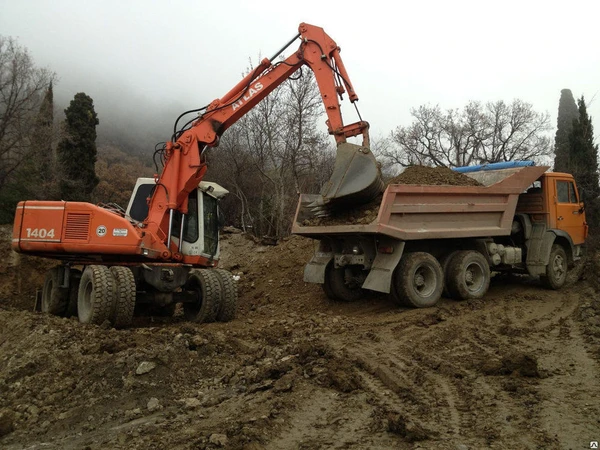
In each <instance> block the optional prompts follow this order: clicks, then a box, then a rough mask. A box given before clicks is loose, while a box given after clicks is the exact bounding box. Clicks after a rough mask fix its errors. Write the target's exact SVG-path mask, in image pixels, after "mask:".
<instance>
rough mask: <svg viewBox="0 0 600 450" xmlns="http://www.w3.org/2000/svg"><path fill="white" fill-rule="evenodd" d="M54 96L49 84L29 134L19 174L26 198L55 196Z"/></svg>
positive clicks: (39, 198) (46, 198)
mask: <svg viewBox="0 0 600 450" xmlns="http://www.w3.org/2000/svg"><path fill="white" fill-rule="evenodd" d="M53 139H54V94H53V91H52V82H50V84H49V86H48V89H47V90H46V94H45V95H44V99H43V100H42V103H41V105H40V110H39V112H38V114H37V117H36V120H35V124H34V128H33V132H32V133H31V152H30V156H29V158H28V160H27V162H26V163H25V164H23V167H22V168H21V170H20V172H22V173H23V175H24V177H22V179H23V180H27V182H28V186H27V191H28V194H29V195H28V198H32V199H36V200H51V199H53V198H55V196H56V195H57V192H56V176H55V164H54V160H55V158H54V150H53V148H52V143H53Z"/></svg>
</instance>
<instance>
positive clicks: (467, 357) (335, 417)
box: [0, 232, 600, 450]
mask: <svg viewBox="0 0 600 450" xmlns="http://www.w3.org/2000/svg"><path fill="white" fill-rule="evenodd" d="M7 236H9V234H7ZM9 245H10V239H6V240H3V241H1V242H0V254H2V255H3V258H10V257H11V256H10V255H11V253H10V250H9ZM314 246H315V243H314V242H313V241H311V240H308V239H304V238H301V237H292V238H289V239H284V240H281V241H279V242H278V243H276V245H264V244H263V243H261V242H260V241H257V240H255V239H253V238H251V237H249V236H247V235H245V234H242V233H235V232H234V233H230V234H227V235H225V236H223V240H222V260H221V264H220V265H221V267H223V268H226V269H229V270H231V271H232V272H233V273H235V274H236V275H238V276H239V277H240V280H239V289H240V300H239V308H238V314H237V319H235V320H233V321H232V322H229V323H211V324H196V323H189V322H186V321H185V320H184V319H183V316H182V314H181V311H177V313H176V315H175V317H172V318H164V317H161V318H158V317H141V318H136V320H135V322H134V325H133V327H131V328H129V329H125V330H115V329H110V328H106V327H102V326H83V325H81V324H79V323H78V322H77V321H76V320H75V319H65V318H58V317H53V316H49V315H45V314H41V313H34V312H31V307H32V303H27V301H30V302H31V301H32V299H29V300H27V299H28V297H27V296H25V297H23V298H22V299H20V300H19V301H16V300H15V297H17V294H15V293H14V292H13V291H14V290H15V289H16V287H15V286H17V284H16V283H15V278H17V277H18V273H28V274H29V273H30V274H33V273H34V272H36V271H37V273H36V275H35V276H36V278H34V279H35V280H43V272H41V268H40V265H41V264H40V263H43V264H46V265H48V264H49V263H48V262H46V261H44V260H39V259H36V258H27V259H25V258H20V260H19V261H13V264H12V266H11V267H10V268H9V269H8V268H5V269H4V272H3V273H2V275H1V277H0V448H2V449H8V450H16V449H22V448H51V449H59V448H60V449H80V448H89V449H90V450H97V449H98V450H99V449H104V448H114V449H147V448H181V449H192V448H193V449H219V448H231V449H249V450H257V449H273V450H275V449H288V448H300V449H309V448H347V449H363V448H416V447H419V448H422V449H438V448H456V449H463V448H539V447H540V445H542V446H543V447H544V448H550V449H559V448H580V447H585V446H589V440H590V439H594V436H595V435H596V434H595V433H597V431H598V429H599V427H600V419H598V418H599V417H600V403H599V402H597V401H596V399H597V396H598V395H597V393H598V392H600V369H599V364H600V338H599V337H598V336H600V331H599V330H600V306H599V305H600V295H599V294H598V293H597V292H596V290H595V289H594V287H593V286H594V285H590V284H588V283H587V282H580V283H576V284H573V285H570V286H567V287H566V288H564V289H563V290H561V291H559V292H555V291H546V290H543V289H541V288H540V287H539V285H538V284H537V283H535V282H532V281H530V280H525V279H523V278H517V277H514V278H502V279H494V280H493V281H492V286H491V288H490V292H489V293H488V294H487V295H486V297H485V298H484V299H482V300H472V301H464V302H453V301H451V300H446V299H442V301H441V302H440V303H439V304H438V306H436V307H433V308H427V309H402V308H399V307H398V306H397V305H396V304H395V303H394V302H393V301H391V300H389V299H388V298H387V297H386V296H377V295H371V296H366V297H365V298H363V299H361V300H360V301H358V302H355V303H351V304H348V303H333V302H331V301H329V300H328V299H327V298H326V296H325V294H324V293H323V291H322V289H321V287H320V286H318V285H312V284H307V283H304V282H303V280H302V278H303V274H302V272H303V265H304V264H305V263H306V262H307V261H308V260H309V259H310V256H311V255H312V253H313V251H314V248H315V247H314ZM599 261H600V259H594V265H593V268H594V270H597V268H598V267H600V262H599ZM50 263H51V262H50ZM587 272H588V273H589V274H590V275H589V276H590V277H592V275H591V273H592V270H589V271H587ZM593 277H594V280H593V281H594V282H595V281H596V280H595V279H596V278H597V276H596V275H593ZM35 283H39V282H38V281H35V282H33V283H30V284H35ZM26 284H27V283H25V282H23V283H22V288H23V289H25V285H26ZM39 286H41V284H39V285H38V287H39ZM34 288H35V286H32V287H31V289H34ZM27 289H29V288H27ZM15 292H16V291H15ZM592 337H593V339H592ZM540 443H543V444H540Z"/></svg>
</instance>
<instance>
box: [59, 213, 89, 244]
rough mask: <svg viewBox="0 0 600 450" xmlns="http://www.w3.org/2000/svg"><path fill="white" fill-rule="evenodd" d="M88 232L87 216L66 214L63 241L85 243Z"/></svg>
mask: <svg viewBox="0 0 600 450" xmlns="http://www.w3.org/2000/svg"><path fill="white" fill-rule="evenodd" d="M89 230H90V215H89V214H77V213H68V214H67V227H66V229H65V239H74V240H78V241H87V240H88V237H89Z"/></svg>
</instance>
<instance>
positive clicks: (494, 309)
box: [331, 286, 579, 448]
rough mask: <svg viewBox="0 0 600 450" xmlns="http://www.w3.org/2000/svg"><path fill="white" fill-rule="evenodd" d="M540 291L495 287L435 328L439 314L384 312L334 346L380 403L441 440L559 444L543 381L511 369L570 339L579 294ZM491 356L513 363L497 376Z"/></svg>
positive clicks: (452, 307) (458, 306)
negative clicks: (545, 419) (552, 341)
mask: <svg viewBox="0 0 600 450" xmlns="http://www.w3.org/2000/svg"><path fill="white" fill-rule="evenodd" d="M538 289H540V288H537V287H534V288H529V287H524V286H509V288H508V289H506V291H507V292H505V291H504V290H503V289H499V288H497V289H495V292H493V293H492V295H491V296H490V298H489V299H486V300H484V301H483V303H484V304H483V305H477V304H475V305H469V303H468V302H464V303H458V304H456V303H454V304H452V303H451V304H450V306H449V307H446V306H445V305H444V307H443V310H449V311H450V312H451V315H450V317H446V318H443V319H442V320H440V321H439V322H435V320H433V323H430V322H431V321H429V322H428V319H427V317H425V319H424V316H432V317H434V318H435V316H436V314H437V315H438V316H439V315H440V312H439V311H438V312H437V313H430V312H426V310H422V311H412V313H413V314H410V315H408V314H407V316H409V317H403V316H401V315H397V316H395V317H394V318H393V319H391V320H390V318H389V315H387V314H384V316H385V317H382V318H381V320H377V321H374V322H373V323H363V324H361V325H360V326H358V327H357V329H356V330H355V333H354V336H353V338H352V339H351V340H349V339H348V336H345V337H344V338H343V339H337V338H332V341H331V343H332V346H333V347H334V348H335V349H336V350H338V351H339V350H343V351H345V352H347V353H348V355H349V357H350V358H351V359H352V360H353V361H354V362H355V364H356V366H357V368H358V369H359V372H360V376H361V379H362V381H363V387H364V389H365V390H366V391H368V392H369V393H371V394H372V395H373V396H374V397H375V399H376V402H377V403H378V404H379V405H380V406H381V407H383V408H385V409H388V410H396V411H400V412H403V413H406V414H409V415H410V416H411V417H412V418H414V419H415V420H417V421H418V422H420V423H421V424H423V426H425V427H426V428H428V429H430V430H435V431H436V432H439V436H440V439H442V438H443V437H448V438H455V439H458V440H459V441H460V442H462V443H469V444H471V445H476V446H477V445H483V446H487V445H489V444H491V443H493V442H494V441H496V440H500V441H502V442H514V443H515V445H518V446H523V447H524V448H527V447H532V446H535V445H537V444H536V442H546V443H547V444H548V448H558V447H559V446H560V445H559V444H558V443H557V440H556V439H554V438H553V437H552V436H553V435H552V428H551V427H544V426H542V424H541V418H540V415H539V413H538V411H539V410H540V409H542V408H541V403H542V402H543V398H544V396H545V394H544V393H543V392H542V393H540V386H539V384H540V382H539V381H540V380H539V379H538V375H534V376H533V378H527V377H525V378H524V377H523V375H522V374H521V373H520V372H516V375H515V373H512V372H514V371H515V370H517V371H519V370H520V369H519V368H516V369H515V368H513V367H512V366H511V365H510V364H512V360H511V358H517V360H518V358H520V357H521V356H522V355H526V356H527V355H532V357H533V360H534V363H535V364H536V370H537V363H538V360H537V358H538V357H540V358H542V357H544V355H547V354H554V355H555V354H556V353H557V350H560V348H559V349H556V348H553V347H552V346H551V345H547V339H546V337H547V335H552V334H554V335H556V336H559V335H560V334H561V333H564V327H565V321H569V320H570V319H569V318H570V317H571V316H573V314H574V313H575V312H576V311H577V308H578V304H579V302H578V301H577V300H575V301H573V295H568V297H569V298H570V299H571V301H569V302H565V301H564V298H565V293H564V292H553V291H550V292H548V291H543V290H541V289H540V291H539V292H538ZM523 290H525V291H526V292H522V291H523ZM576 296H577V294H575V297H576ZM441 309H442V308H441ZM418 312H420V313H421V314H420V315H419V314H415V313H418ZM442 312H444V311H442ZM561 330H563V331H561ZM365 334H366V335H367V336H371V337H374V339H369V338H366V339H365ZM513 355H516V356H513ZM490 360H494V361H496V362H497V363H498V364H502V363H506V364H508V365H509V366H508V368H503V367H502V366H501V367H500V369H502V370H501V371H500V372H498V373H495V372H494V371H493V369H494V367H493V365H492V369H489V367H486V366H485V364H486V363H487V362H489V361H490ZM488 370H489V371H490V372H489V373H488V372H486V371H488ZM540 376H541V375H540ZM544 376H545V375H544ZM541 390H542V391H543V389H541ZM461 436H463V437H464V436H470V438H469V439H464V438H462V439H461Z"/></svg>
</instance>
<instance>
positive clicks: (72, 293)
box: [66, 269, 81, 317]
mask: <svg viewBox="0 0 600 450" xmlns="http://www.w3.org/2000/svg"><path fill="white" fill-rule="evenodd" d="M80 282H81V270H79V269H71V270H70V277H69V301H68V304H67V314H66V317H73V316H76V315H77V296H78V295H79V283H80Z"/></svg>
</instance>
